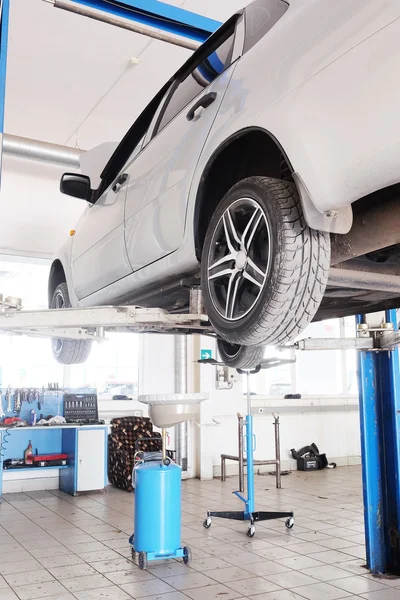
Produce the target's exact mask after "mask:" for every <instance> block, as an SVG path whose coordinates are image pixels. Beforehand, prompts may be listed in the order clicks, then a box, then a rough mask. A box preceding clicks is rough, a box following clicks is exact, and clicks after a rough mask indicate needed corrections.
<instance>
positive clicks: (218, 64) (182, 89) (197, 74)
mask: <svg viewBox="0 0 400 600" xmlns="http://www.w3.org/2000/svg"><path fill="white" fill-rule="evenodd" d="M234 39H235V34H234V29H233V28H232V32H231V34H230V35H229V37H228V38H226V35H225V36H224V39H223V41H222V42H221V44H220V45H219V46H218V47H217V48H216V50H214V51H213V52H211V53H210V54H209V55H208V56H207V57H206V58H205V59H203V60H202V61H201V62H200V63H199V64H197V65H196V67H195V68H194V69H193V71H192V72H191V73H189V75H187V77H186V78H185V79H184V80H183V81H182V82H181V83H179V84H177V85H176V86H175V87H174V91H173V92H172V95H170V97H169V99H168V100H167V101H166V106H165V109H164V110H163V113H162V117H161V119H160V121H159V124H158V126H157V132H158V131H160V130H161V129H162V128H163V127H165V125H167V123H169V122H170V121H171V120H172V119H173V118H174V117H175V116H176V115H177V114H178V113H179V112H180V111H181V110H182V109H183V108H184V107H185V106H187V105H188V104H189V103H190V102H191V101H192V100H193V99H194V98H196V96H197V95H198V94H200V92H201V91H202V90H204V88H205V87H207V86H208V85H209V84H210V83H211V82H212V81H214V79H216V77H218V76H219V75H220V74H221V73H222V72H223V71H224V70H225V69H227V68H228V67H229V66H230V64H231V60H232V50H233V44H234Z"/></svg>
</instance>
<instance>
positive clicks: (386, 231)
mask: <svg viewBox="0 0 400 600" xmlns="http://www.w3.org/2000/svg"><path fill="white" fill-rule="evenodd" d="M353 211H354V220H353V225H352V228H351V230H350V232H349V233H348V234H346V235H340V234H332V235H331V270H330V276H329V281H328V285H327V287H326V290H325V295H324V298H323V300H322V303H321V305H320V307H319V310H318V312H317V314H316V315H315V317H314V319H313V320H314V321H321V320H324V319H333V318H339V317H346V316H351V315H355V314H360V313H371V312H378V311H382V310H388V309H390V308H397V307H398V306H399V305H400V184H397V185H394V186H391V187H389V188H386V189H384V190H380V191H379V192H375V193H374V194H370V195H369V196H366V197H364V198H362V199H361V200H359V201H358V202H356V203H354V204H353ZM383 244H384V246H383ZM196 286H200V271H199V272H198V273H191V274H188V275H187V276H186V277H181V278H180V279H179V280H176V279H175V280H174V279H171V280H170V281H169V282H165V281H164V282H163V285H162V288H161V289H160V288H153V289H152V290H146V292H145V293H143V294H141V295H137V293H136V294H135V295H134V296H130V297H129V298H121V299H120V303H121V304H131V303H132V302H134V303H137V304H140V305H142V306H152V307H155V306H158V307H161V308H165V309H167V310H169V311H170V312H177V313H178V312H185V311H187V312H189V310H190V290H191V289H192V288H193V287H196Z"/></svg>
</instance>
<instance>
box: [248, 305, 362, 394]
mask: <svg viewBox="0 0 400 600" xmlns="http://www.w3.org/2000/svg"><path fill="white" fill-rule="evenodd" d="M355 332H356V329H355V318H354V317H346V318H344V319H331V320H327V321H320V322H318V323H311V325H309V326H308V327H307V328H306V329H305V331H304V332H303V333H302V334H301V335H300V336H299V339H303V338H309V337H312V338H339V337H342V338H343V337H355ZM265 357H266V358H270V357H271V358H272V357H277V358H293V359H294V358H295V359H296V362H294V363H287V364H284V365H282V366H280V367H277V368H272V369H265V370H262V371H260V373H259V374H258V375H257V376H255V377H252V378H251V383H250V385H251V392H252V394H257V395H260V396H267V397H279V398H283V397H284V396H285V395H286V394H301V395H302V396H341V395H344V396H348V395H357V394H358V383H357V353H356V351H355V350H323V351H322V350H321V351H312V352H311V351H310V352H309V351H307V352H306V351H304V352H302V351H298V352H295V351H294V350H293V349H288V350H285V351H277V350H276V349H275V348H271V347H269V348H266V353H265ZM243 385H244V391H246V383H245V382H244V384H243Z"/></svg>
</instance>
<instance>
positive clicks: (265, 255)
mask: <svg viewBox="0 0 400 600" xmlns="http://www.w3.org/2000/svg"><path fill="white" fill-rule="evenodd" d="M270 263H271V232H270V226H269V222H268V219H267V216H266V214H265V212H264V210H263V208H262V207H261V205H260V204H259V203H258V202H257V201H256V200H254V199H253V198H248V197H244V198H240V199H238V200H235V202H233V203H232V204H231V205H230V206H229V207H228V208H226V209H225V211H224V212H223V214H222V215H221V218H220V219H219V221H218V223H217V225H216V227H215V230H214V235H213V237H212V240H211V244H210V249H209V252H208V259H207V285H208V289H209V292H210V297H211V300H212V303H213V305H214V308H215V310H216V311H217V312H218V314H219V315H220V316H221V317H223V319H225V320H227V321H238V320H240V319H243V317H245V316H246V315H248V314H249V313H250V312H251V311H252V309H253V308H254V306H255V305H256V304H257V302H258V299H259V297H260V294H261V292H262V290H263V289H264V287H265V284H266V281H267V279H268V274H269V270H270Z"/></svg>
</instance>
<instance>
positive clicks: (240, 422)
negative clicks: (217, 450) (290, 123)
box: [237, 413, 244, 492]
mask: <svg viewBox="0 0 400 600" xmlns="http://www.w3.org/2000/svg"><path fill="white" fill-rule="evenodd" d="M237 417H238V455H239V492H244V458H243V417H242V416H241V415H240V414H239V413H238V416H237Z"/></svg>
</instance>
